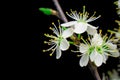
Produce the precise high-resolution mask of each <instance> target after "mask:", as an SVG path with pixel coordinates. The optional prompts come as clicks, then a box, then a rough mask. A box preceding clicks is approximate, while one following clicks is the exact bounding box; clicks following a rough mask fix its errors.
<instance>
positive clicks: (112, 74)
mask: <svg viewBox="0 0 120 80" xmlns="http://www.w3.org/2000/svg"><path fill="white" fill-rule="evenodd" d="M108 79H109V80H120V76H119V72H118V71H117V70H115V69H113V70H112V71H108V76H107V75H105V73H103V77H102V80H108Z"/></svg>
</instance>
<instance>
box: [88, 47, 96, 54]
mask: <svg viewBox="0 0 120 80" xmlns="http://www.w3.org/2000/svg"><path fill="white" fill-rule="evenodd" d="M94 49H95V47H94V46H92V47H90V48H89V49H88V53H89V55H90V54H91V53H92V52H93V51H94Z"/></svg>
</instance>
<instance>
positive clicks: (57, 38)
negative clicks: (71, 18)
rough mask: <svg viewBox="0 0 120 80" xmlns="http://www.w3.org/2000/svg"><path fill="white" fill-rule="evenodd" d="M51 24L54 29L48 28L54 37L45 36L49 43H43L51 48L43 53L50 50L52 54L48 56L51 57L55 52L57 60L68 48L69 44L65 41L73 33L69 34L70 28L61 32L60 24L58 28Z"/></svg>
mask: <svg viewBox="0 0 120 80" xmlns="http://www.w3.org/2000/svg"><path fill="white" fill-rule="evenodd" d="M52 24H53V26H54V28H51V27H50V29H51V30H52V31H53V33H54V34H55V35H49V34H45V36H46V37H49V38H51V39H50V40H49V41H44V43H47V44H48V45H51V47H50V48H49V49H47V50H43V52H46V51H50V50H52V53H51V54H50V56H52V54H53V53H54V51H55V50H56V59H59V58H60V57H61V55H62V51H65V50H67V49H68V48H69V46H70V44H69V42H68V41H67V38H68V37H70V36H71V35H72V34H73V33H71V31H72V30H71V29H70V28H69V29H66V30H63V29H62V27H61V26H60V24H59V26H58V28H57V26H56V25H55V24H54V23H52Z"/></svg>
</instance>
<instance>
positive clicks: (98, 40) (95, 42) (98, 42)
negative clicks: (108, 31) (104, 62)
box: [92, 33, 103, 46]
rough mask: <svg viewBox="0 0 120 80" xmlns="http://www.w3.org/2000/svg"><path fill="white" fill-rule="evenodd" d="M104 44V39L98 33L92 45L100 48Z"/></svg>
mask: <svg viewBox="0 0 120 80" xmlns="http://www.w3.org/2000/svg"><path fill="white" fill-rule="evenodd" d="M102 43H103V39H102V37H101V36H100V34H97V33H96V34H95V35H94V36H93V38H92V45H96V46H99V45H102Z"/></svg>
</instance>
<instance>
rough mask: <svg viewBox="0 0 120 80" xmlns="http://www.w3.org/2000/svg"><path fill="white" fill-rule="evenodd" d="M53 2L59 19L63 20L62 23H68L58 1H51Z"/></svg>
mask: <svg viewBox="0 0 120 80" xmlns="http://www.w3.org/2000/svg"><path fill="white" fill-rule="evenodd" d="M53 2H54V4H55V6H56V8H57V10H58V12H59V14H60V16H61V19H63V21H64V22H68V20H67V18H66V17H65V14H64V13H63V10H62V8H61V6H60V4H59V2H58V0H53Z"/></svg>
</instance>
